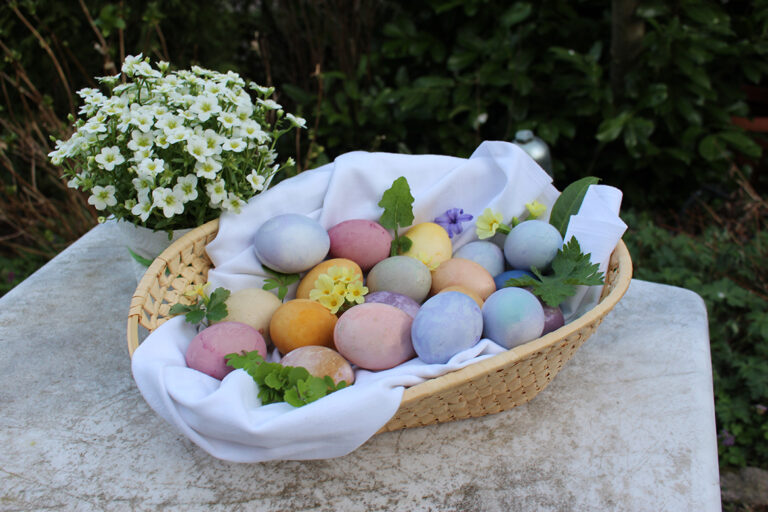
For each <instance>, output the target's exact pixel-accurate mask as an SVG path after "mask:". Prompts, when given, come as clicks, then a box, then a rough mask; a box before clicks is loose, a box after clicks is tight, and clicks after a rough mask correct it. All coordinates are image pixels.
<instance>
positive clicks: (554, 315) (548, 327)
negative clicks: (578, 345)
mask: <svg viewBox="0 0 768 512" xmlns="http://www.w3.org/2000/svg"><path fill="white" fill-rule="evenodd" d="M542 306H543V307H544V330H543V331H542V332H541V335H542V336H544V335H545V334H548V333H550V332H552V331H556V330H558V329H559V328H561V327H562V326H563V325H565V319H564V318H563V311H562V310H561V309H560V308H559V307H552V306H547V305H546V304H543V305H542Z"/></svg>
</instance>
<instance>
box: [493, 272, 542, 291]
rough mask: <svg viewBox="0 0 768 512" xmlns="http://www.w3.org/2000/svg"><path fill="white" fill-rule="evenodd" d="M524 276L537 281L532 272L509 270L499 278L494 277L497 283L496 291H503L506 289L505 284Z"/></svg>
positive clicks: (498, 276)
mask: <svg viewBox="0 0 768 512" xmlns="http://www.w3.org/2000/svg"><path fill="white" fill-rule="evenodd" d="M523 276H531V277H532V278H534V279H536V276H534V275H533V273H532V272H528V271H527V270H507V271H505V272H502V273H501V274H499V275H497V276H494V277H493V282H494V283H496V289H497V290H501V289H502V288H504V286H505V283H506V282H507V281H508V280H510V279H518V278H520V277H523Z"/></svg>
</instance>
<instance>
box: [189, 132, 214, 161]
mask: <svg viewBox="0 0 768 512" xmlns="http://www.w3.org/2000/svg"><path fill="white" fill-rule="evenodd" d="M186 151H187V153H189V154H190V155H192V156H193V157H195V160H197V161H198V162H205V159H206V157H208V156H211V154H212V153H210V150H209V149H208V145H207V144H206V143H205V139H204V138H203V137H200V136H199V135H192V136H191V137H190V138H189V139H188V140H187V146H186Z"/></svg>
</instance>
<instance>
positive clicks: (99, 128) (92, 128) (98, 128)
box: [80, 120, 107, 133]
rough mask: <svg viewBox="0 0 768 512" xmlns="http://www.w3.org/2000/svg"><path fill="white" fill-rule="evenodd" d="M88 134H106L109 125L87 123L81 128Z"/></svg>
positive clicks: (93, 121)
mask: <svg viewBox="0 0 768 512" xmlns="http://www.w3.org/2000/svg"><path fill="white" fill-rule="evenodd" d="M80 129H81V130H83V131H84V132H86V133H104V132H106V131H107V125H105V124H104V123H100V122H98V121H96V120H90V121H88V122H87V123H85V124H84V125H83V126H82V127H81V128H80Z"/></svg>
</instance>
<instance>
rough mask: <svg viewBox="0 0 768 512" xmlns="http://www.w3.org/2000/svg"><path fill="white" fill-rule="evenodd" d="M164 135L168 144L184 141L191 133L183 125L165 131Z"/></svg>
mask: <svg viewBox="0 0 768 512" xmlns="http://www.w3.org/2000/svg"><path fill="white" fill-rule="evenodd" d="M165 135H166V137H167V139H168V142H169V143H170V144H176V143H177V142H186V140H187V139H188V138H189V137H190V136H191V135H192V130H190V129H189V128H186V127H184V126H180V127H178V128H174V129H173V130H170V131H168V132H165Z"/></svg>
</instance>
